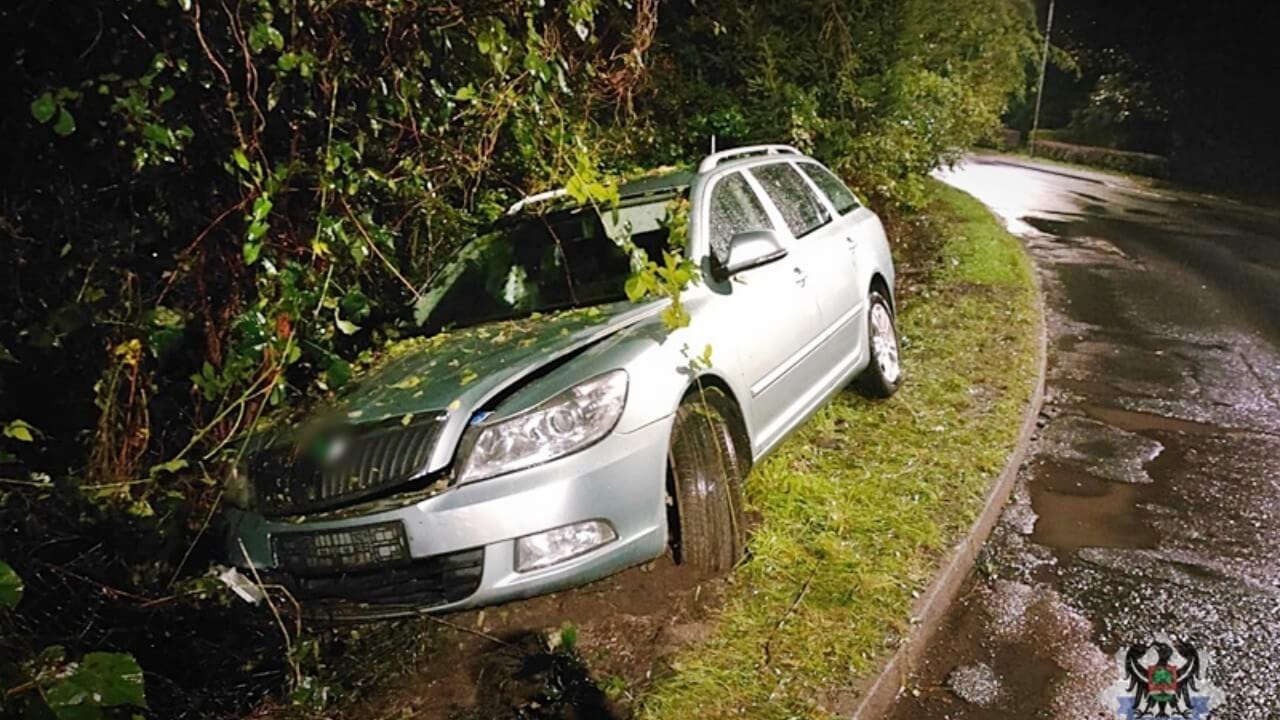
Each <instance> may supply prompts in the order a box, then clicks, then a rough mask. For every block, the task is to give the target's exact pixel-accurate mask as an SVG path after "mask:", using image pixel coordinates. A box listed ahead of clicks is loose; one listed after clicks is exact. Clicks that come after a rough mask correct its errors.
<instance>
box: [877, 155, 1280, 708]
mask: <svg viewBox="0 0 1280 720" xmlns="http://www.w3.org/2000/svg"><path fill="white" fill-rule="evenodd" d="M941 176H942V177H943V179H944V180H946V181H947V182H949V183H951V184H953V185H956V186H958V187H960V188H961V189H963V190H966V191H968V192H970V193H972V194H974V195H976V196H977V197H978V198H980V199H981V200H983V201H984V202H985V203H986V204H987V205H988V206H990V207H991V208H992V209H993V210H994V211H995V212H996V213H997V214H998V215H1000V216H1001V217H1002V218H1003V219H1004V220H1005V221H1006V222H1007V223H1008V225H1009V227H1010V228H1011V229H1012V230H1013V231H1014V232H1015V233H1017V234H1018V235H1020V236H1021V237H1023V238H1024V240H1025V242H1026V244H1027V246H1028V247H1029V248H1030V251H1031V254H1032V255H1033V257H1034V258H1035V261H1036V264H1037V266H1038V269H1039V273H1040V277H1041V282H1042V285H1043V289H1044V293H1045V298H1046V302H1047V310H1046V311H1047V316H1048V322H1049V376H1048V381H1047V399H1046V404H1045V407H1044V410H1043V413H1042V416H1041V418H1040V429H1039V432H1038V434H1037V437H1036V440H1035V442H1034V444H1033V446H1032V449H1031V452H1030V453H1029V455H1028V457H1027V459H1026V461H1025V462H1024V464H1023V466H1022V468H1021V469H1020V471H1019V478H1018V483H1017V487H1016V489H1015V493H1014V499H1013V500H1012V501H1011V502H1010V504H1009V505H1008V507H1006V508H1005V511H1004V513H1003V515H1002V516H1001V520H1000V523H999V525H998V527H997V529H996V531H995V533H994V534H993V536H992V538H991V540H990V541H989V542H988V545H987V548H986V549H985V550H984V552H983V556H982V557H981V558H980V559H979V562H978V567H977V569H976V570H975V572H974V574H973V576H972V577H971V578H970V580H969V585H968V588H967V589H966V591H965V592H964V595H963V597H962V599H961V601H960V602H958V603H957V604H956V606H955V607H954V608H953V609H952V611H951V613H950V615H949V617H948V618H947V620H946V622H945V624H944V626H943V628H942V630H941V631H940V632H939V634H938V637H937V639H936V640H935V641H934V642H933V643H932V645H931V646H930V647H929V649H928V651H927V652H926V658H927V660H926V662H925V664H924V666H923V667H921V668H919V669H918V672H917V674H916V675H915V677H914V678H913V680H912V681H911V683H910V684H909V685H908V688H907V689H906V691H904V693H903V694H902V695H901V696H900V698H899V701H898V703H897V705H896V706H895V708H894V710H893V711H892V712H891V713H889V717H890V718H892V719H893V720H907V719H912V720H916V719H921V720H925V719H932V718H954V719H957V720H971V719H972V720H977V719H982V720H998V719H1004V718H1009V719H1013V718H1018V719H1019V720H1025V719H1027V718H1053V719H1054V720H1069V719H1074V718H1103V717H1106V718H1111V717H1116V715H1115V714H1114V713H1112V714H1107V711H1106V709H1105V708H1104V706H1103V704H1102V699H1101V696H1103V695H1104V693H1106V692H1107V688H1108V686H1110V685H1111V684H1112V683H1113V682H1114V681H1116V680H1117V679H1119V678H1120V677H1121V676H1120V666H1119V663H1118V661H1117V660H1116V658H1115V654H1116V652H1117V651H1119V650H1121V649H1122V648H1123V647H1126V646H1127V645H1128V644H1129V643H1131V642H1133V641H1135V640H1138V639H1142V638H1143V637H1145V636H1149V635H1151V634H1153V633H1156V632H1165V633H1176V634H1178V635H1181V636H1183V637H1189V638H1190V639H1191V640H1192V641H1193V642H1194V643H1195V644H1196V645H1197V647H1199V648H1200V649H1201V651H1202V653H1204V655H1206V656H1207V657H1208V660H1209V668H1208V673H1207V675H1208V678H1209V679H1211V680H1212V681H1213V682H1214V683H1216V684H1217V685H1218V686H1219V687H1220V688H1222V690H1223V691H1224V693H1225V698H1226V701H1225V705H1223V706H1221V708H1220V709H1219V710H1217V711H1215V712H1214V714H1213V715H1212V717H1213V718H1215V719H1220V720H1227V719H1229V720H1277V719H1280V693H1278V692H1277V691H1276V685H1277V681H1278V680H1280V211H1275V210H1264V209H1260V208H1256V207H1252V206H1248V205H1243V204H1239V203H1235V202H1232V201H1228V200H1223V199H1218V198H1212V197H1208V196H1204V195H1196V194H1192V193H1184V192H1180V191H1174V190H1167V189H1160V188H1155V187H1151V186H1148V185H1147V184H1144V183H1141V182H1137V181H1127V180H1122V179H1119V178H1116V177H1112V176H1106V175H1101V174H1094V173H1089V172H1087V171H1076V170H1064V169H1060V168H1055V167H1048V166H1045V167H1034V166H1026V165H1024V164H1022V163H1020V164H1018V165H1011V164H1007V163H1005V162H1003V161H999V160H996V159H995V158H973V159H970V160H969V161H966V162H965V163H964V164H962V165H961V166H959V167H957V168H956V169H954V170H952V171H947V172H944V173H941ZM974 360H975V362H981V358H975V359H974ZM961 696H963V698H962V697H961Z"/></svg>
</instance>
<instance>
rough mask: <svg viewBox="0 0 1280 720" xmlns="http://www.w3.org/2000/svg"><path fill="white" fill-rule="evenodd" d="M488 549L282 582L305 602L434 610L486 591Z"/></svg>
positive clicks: (287, 578) (286, 575)
mask: <svg viewBox="0 0 1280 720" xmlns="http://www.w3.org/2000/svg"><path fill="white" fill-rule="evenodd" d="M483 571H484V548H474V549H471V550H462V551H459V552H455V553H448V554H445V555H433V556H431V557H427V558H421V559H418V560H414V561H412V562H410V563H408V564H404V565H400V566H397V567H388V568H381V569H377V570H363V571H355V572H343V573H333V574H329V575H296V574H291V573H284V574H283V576H282V577H281V578H280V581H281V583H282V584H283V585H284V586H285V587H287V588H289V590H290V592H292V593H293V595H294V597H296V598H297V599H298V600H300V601H302V602H333V601H344V602H357V603H367V604H370V605H412V606H414V607H417V608H429V607H434V606H437V605H445V604H447V603H452V602H457V601H459V600H463V599H465V598H467V597H469V596H470V595H471V594H472V593H474V592H475V591H476V590H477V589H478V588H479V587H480V577H481V575H482V574H483Z"/></svg>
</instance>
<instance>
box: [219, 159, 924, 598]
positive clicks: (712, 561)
mask: <svg viewBox="0 0 1280 720" xmlns="http://www.w3.org/2000/svg"><path fill="white" fill-rule="evenodd" d="M619 196H620V200H619V202H618V203H617V204H616V206H612V207H610V208H607V209H602V208H597V207H595V206H593V205H575V204H573V203H572V202H569V201H567V196H566V195H565V194H564V193H563V192H554V193H545V194H543V195H540V196H534V197H532V198H528V199H526V200H524V201H522V202H521V203H518V204H517V205H516V206H515V207H513V208H512V211H511V212H510V213H508V216H507V217H506V218H505V219H504V220H503V221H502V222H500V223H498V224H497V225H496V227H495V228H493V229H492V231H491V232H487V233H486V234H484V235H482V236H480V237H478V238H477V239H475V240H473V241H472V242H471V243H469V244H468V245H467V246H465V247H464V249H463V250H462V251H461V252H459V253H458V254H457V256H456V257H454V258H453V259H452V260H451V261H450V262H449V263H448V265H447V266H446V267H445V269H444V270H442V271H441V272H440V274H439V276H438V277H437V278H436V279H435V281H434V282H433V283H432V285H431V287H432V290H431V291H430V293H429V294H427V295H426V296H425V297H424V298H423V299H422V300H421V301H420V302H419V304H418V306H417V310H418V319H419V320H420V322H421V326H422V331H423V337H422V338H419V339H415V340H412V341H406V342H403V343H401V344H400V345H398V346H396V347H395V348H394V349H393V350H392V351H390V352H389V353H387V355H388V356H387V357H386V358H384V359H383V360H382V361H380V362H381V364H380V365H379V366H377V367H375V368H373V369H371V370H370V371H369V372H368V373H366V374H365V375H364V376H363V377H362V379H361V381H360V382H358V383H356V384H355V386H354V388H353V389H351V390H348V391H347V392H345V393H344V394H343V395H342V396H341V397H340V398H338V400H337V401H336V402H335V404H334V407H333V408H331V410H330V411H328V412H327V413H320V414H317V416H316V417H315V418H313V419H312V420H309V421H308V422H306V423H303V424H302V425H301V426H299V427H296V428H292V429H289V430H286V431H283V432H282V433H281V434H280V435H279V436H277V437H275V438H273V439H271V440H269V441H266V442H261V443H259V445H258V448H259V449H257V450H255V451H253V452H248V453H246V454H245V461H244V463H243V464H242V465H241V466H240V467H238V468H237V469H236V471H235V472H234V473H233V477H232V478H231V481H230V482H229V484H228V491H227V497H228V499H229V500H230V501H231V504H232V505H234V506H235V509H233V510H231V511H229V518H228V519H229V530H230V534H229V537H228V549H229V552H230V553H231V557H232V560H233V562H235V564H237V565H239V566H241V567H247V566H249V565H252V566H253V567H254V568H255V570H256V571H257V572H258V573H259V574H260V575H261V576H262V577H264V578H271V579H272V580H273V581H275V582H279V583H281V584H283V585H285V586H286V587H288V588H290V589H291V590H292V592H293V594H294V595H295V596H296V597H297V598H298V599H299V600H300V601H301V602H302V603H303V604H304V606H305V607H306V608H307V609H308V610H311V611H317V612H321V613H324V612H333V613H335V614H341V615H342V616H343V617H355V618H359V617H366V618H372V617H388V616H394V615H399V614H407V613H414V612H422V611H445V610H453V609H459V608H465V607H474V606H478V605H487V604H492V603H498V602H504V601H509V600H515V599H518V598H524V597H528V596H532V595H537V594H541V593H547V592H551V591H554V590H559V589H563V588H567V587H570V586H575V585H581V584H583V583H586V582H588V581H591V580H594V579H597V578H600V577H603V576H605V575H609V574H611V573H614V572H617V571H619V570H622V569H623V568H626V567H628V566H630V565H634V564H636V563H640V562H643V561H646V560H649V559H651V558H654V557H656V556H659V555H662V554H663V553H664V552H666V551H667V550H668V548H670V549H671V552H672V553H673V555H674V557H675V559H676V561H678V562H682V563H687V564H690V565H692V566H694V567H696V568H699V569H702V570H705V571H707V572H720V571H724V570H727V569H729V568H730V567H732V566H733V565H734V564H735V563H736V562H737V561H738V560H739V558H740V557H741V555H742V552H743V550H744V545H745V541H746V538H745V530H744V522H743V515H742V484H743V482H744V480H745V479H746V476H747V473H748V471H749V469H750V468H751V465H752V464H753V463H754V462H758V461H759V460H760V459H761V458H762V457H764V456H765V455H767V454H768V453H769V451H770V450H771V449H773V448H774V447H776V446H777V445H778V443H779V442H780V441H782V439H783V438H785V437H786V436H787V434H788V433H790V432H791V431H793V430H794V429H796V427H797V426H799V425H800V424H801V423H802V422H804V420H805V419H806V418H807V417H808V416H809V415H810V414H812V413H813V412H814V411H815V410H817V409H818V408H820V407H821V406H822V405H823V403H824V402H826V401H827V400H828V399H829V398H831V397H832V396H833V395H834V394H835V393H837V392H840V391H841V389H842V388H844V387H845V386H846V385H848V384H850V383H851V382H856V384H857V385H858V386H859V387H860V388H861V389H862V390H863V391H864V392H865V393H866V394H868V395H871V396H875V397H887V396H889V395H891V394H892V393H893V392H894V391H895V390H896V389H897V386H898V383H899V382H900V377H901V368H900V365H899V356H898V342H897V334H896V330H895V324H894V297H893V287H894V269H893V261H892V258H891V257H890V253H889V245H888V242H887V241H886V238H885V233H884V229H883V226H882V225H881V223H880V220H879V219H878V218H877V217H876V215H875V214H874V213H872V212H871V211H870V210H868V209H867V208H866V207H864V206H863V205H862V203H860V202H859V201H858V199H857V198H856V197H855V196H854V194H853V193H852V192H850V191H849V189H848V188H847V187H846V186H845V185H844V183H842V182H841V181H840V179H839V178H837V177H836V176H835V175H834V174H833V173H832V172H831V171H829V170H828V169H826V168H825V167H823V166H822V165H821V164H819V163H818V162H816V161H815V160H813V159H811V158H809V157H806V156H804V155H803V154H801V153H800V152H798V151H797V150H795V149H794V148H791V147H787V146H781V145H767V146H756V147H745V148H739V149H735V150H729V151H725V152H719V153H715V154H713V155H710V156H709V157H707V158H705V159H704V160H703V161H702V162H701V164H700V165H699V166H698V168H697V171H696V172H673V173H670V174H667V175H662V176H657V177H649V178H645V179H643V180H639V181H635V182H632V183H629V184H625V185H623V186H622V187H621V188H620V193H619ZM685 200H687V203H684V201H685ZM676 205H683V206H684V207H686V208H687V212H688V215H687V218H688V224H687V229H686V231H685V232H684V233H682V234H683V236H684V242H683V243H679V245H681V246H682V247H679V248H676V249H672V248H671V247H669V240H670V236H671V232H670V231H669V228H670V227H672V223H671V222H670V221H669V218H670V211H671V208H672V207H673V206H676ZM624 247H625V248H626V249H625V250H624ZM637 248H638V250H637ZM664 250H667V251H669V252H680V253H683V254H684V257H686V258H688V259H689V260H690V261H691V262H692V263H694V264H695V265H696V267H697V268H698V270H699V273H698V277H697V279H696V280H694V282H692V283H691V284H690V285H689V286H688V287H687V288H686V289H685V290H684V292H683V293H682V294H681V296H680V297H681V304H682V306H683V309H684V311H685V312H687V313H688V319H689V322H688V325H687V326H685V327H681V328H679V329H676V330H670V329H669V323H664V320H663V317H662V315H663V311H664V309H666V308H668V307H669V306H670V305H671V302H672V301H671V299H670V298H663V299H656V300H655V299H649V300H644V301H640V302H629V301H628V300H627V299H626V295H625V293H624V285H625V284H626V281H627V279H628V277H629V275H630V274H631V272H632V268H633V263H634V261H635V258H636V257H637V253H640V254H647V255H648V256H649V257H650V258H652V259H654V260H655V261H657V262H659V263H661V261H662V260H661V258H662V254H663V251H664Z"/></svg>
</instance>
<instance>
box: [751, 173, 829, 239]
mask: <svg viewBox="0 0 1280 720" xmlns="http://www.w3.org/2000/svg"><path fill="white" fill-rule="evenodd" d="M751 174H752V175H754V176H755V177H756V179H757V180H759V181H760V184H761V185H763V186H764V189H765V192H767V193H769V197H770V198H771V199H772V200H773V204H774V205H777V206H778V211H779V212H780V213H782V219H783V220H785V221H786V223H787V228H789V229H790V230H791V234H792V235H795V236H796V237H803V236H804V235H808V234H809V233H811V232H813V231H814V230H816V229H818V228H820V227H822V226H823V225H826V224H827V223H828V222H830V221H831V214H830V213H828V212H827V208H826V207H825V206H823V204H822V202H821V201H819V200H818V196H817V195H814V194H813V190H810V189H809V184H808V183H806V182H805V181H804V178H802V177H800V173H798V172H796V170H795V168H793V167H791V166H790V165H789V164H786V163H776V164H774V165H765V166H764V167H756V168H751Z"/></svg>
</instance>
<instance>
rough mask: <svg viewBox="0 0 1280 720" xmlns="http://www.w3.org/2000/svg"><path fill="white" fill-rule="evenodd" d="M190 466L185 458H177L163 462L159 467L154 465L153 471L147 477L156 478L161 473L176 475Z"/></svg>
mask: <svg viewBox="0 0 1280 720" xmlns="http://www.w3.org/2000/svg"><path fill="white" fill-rule="evenodd" d="M188 464H189V463H188V462H187V461H186V460H184V459H183V458H176V459H173V460H170V461H168V462H162V463H160V464H159V465H152V466H151V470H150V471H148V472H147V475H149V476H150V477H152V478H155V477H157V476H159V475H160V474H161V473H176V472H178V471H179V470H182V469H185V468H186V467H187V466H188Z"/></svg>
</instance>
